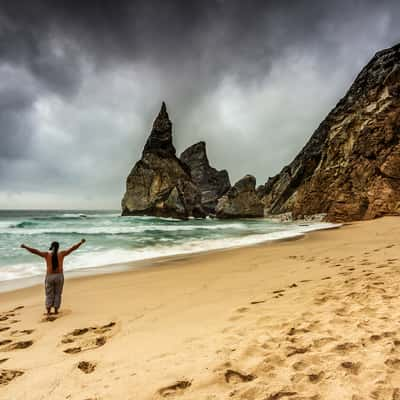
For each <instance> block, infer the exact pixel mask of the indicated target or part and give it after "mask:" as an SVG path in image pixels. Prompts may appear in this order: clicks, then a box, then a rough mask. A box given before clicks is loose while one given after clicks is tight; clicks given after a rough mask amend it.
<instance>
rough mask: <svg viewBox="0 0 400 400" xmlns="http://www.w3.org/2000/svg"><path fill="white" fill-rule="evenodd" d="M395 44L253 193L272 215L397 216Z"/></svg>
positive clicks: (398, 63) (399, 68)
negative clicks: (292, 156)
mask: <svg viewBox="0 0 400 400" xmlns="http://www.w3.org/2000/svg"><path fill="white" fill-rule="evenodd" d="M399 139H400V44H398V45H396V46H394V47H392V48H390V49H386V50H383V51H380V52H378V53H377V54H376V55H375V56H374V57H373V58H372V60H371V61H370V62H369V63H368V64H367V65H366V66H365V67H364V69H363V70H362V71H361V72H360V74H359V75H358V76H357V78H356V80H355V81H354V83H353V85H352V86H351V87H350V89H349V91H348V92H347V94H346V95H345V96H344V97H343V98H342V99H341V100H340V101H339V103H338V104H337V105H336V107H335V108H334V109H333V110H332V111H331V112H330V113H329V114H328V116H327V117H326V119H325V120H324V121H323V122H322V123H321V125H320V126H319V127H318V129H317V130H316V131H315V132H314V134H313V135H312V136H311V138H310V140H309V141H308V143H307V144H306V145H305V147H304V148H303V149H302V150H301V152H300V153H299V154H298V155H297V157H296V158H295V159H294V160H293V162H292V163H291V164H289V165H288V166H286V167H285V168H283V170H282V171H281V172H280V173H279V174H278V175H276V176H274V177H273V178H270V179H269V180H268V182H267V183H266V184H265V185H264V186H263V187H260V188H258V189H257V193H258V195H259V196H261V197H262V199H263V202H264V204H265V206H266V211H267V212H268V213H270V214H280V213H285V212H288V211H291V212H292V213H293V216H294V217H295V218H298V217H303V216H305V215H312V214H319V213H326V214H327V219H328V220H336V221H348V220H360V219H370V218H375V217H379V216H382V215H385V214H396V215H399V214H400V143H399Z"/></svg>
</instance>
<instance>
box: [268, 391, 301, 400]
mask: <svg viewBox="0 0 400 400" xmlns="http://www.w3.org/2000/svg"><path fill="white" fill-rule="evenodd" d="M296 395H297V392H289V391H286V390H280V391H279V392H275V393H272V394H270V395H268V396H267V397H265V400H280V399H282V398H284V397H292V396H296Z"/></svg>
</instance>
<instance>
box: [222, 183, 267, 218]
mask: <svg viewBox="0 0 400 400" xmlns="http://www.w3.org/2000/svg"><path fill="white" fill-rule="evenodd" d="M255 188H256V178H254V176H252V175H246V176H245V177H243V178H242V179H240V180H239V181H238V182H236V183H235V185H234V186H233V187H232V188H230V189H229V190H228V192H227V193H226V194H225V195H224V196H222V197H221V198H220V199H219V200H218V204H217V207H216V214H217V217H218V218H255V217H263V216H264V205H263V203H262V202H261V200H260V198H259V197H258V196H257V194H256V190H255Z"/></svg>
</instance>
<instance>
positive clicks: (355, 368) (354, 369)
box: [340, 361, 361, 375]
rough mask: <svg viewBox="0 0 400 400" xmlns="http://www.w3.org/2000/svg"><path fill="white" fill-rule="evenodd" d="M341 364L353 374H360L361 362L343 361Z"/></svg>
mask: <svg viewBox="0 0 400 400" xmlns="http://www.w3.org/2000/svg"><path fill="white" fill-rule="evenodd" d="M340 366H341V367H342V368H343V369H345V370H346V371H348V372H350V373H351V374H353V375H358V372H359V371H360V368H361V363H360V362H352V361H343V362H342V363H341V364H340Z"/></svg>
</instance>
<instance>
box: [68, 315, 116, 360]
mask: <svg viewBox="0 0 400 400" xmlns="http://www.w3.org/2000/svg"><path fill="white" fill-rule="evenodd" d="M115 327H116V323H115V322H110V323H108V324H106V325H102V326H94V327H89V328H78V329H74V330H73V331H72V332H70V333H67V334H66V335H64V337H63V339H62V340H61V344H71V343H73V344H74V346H72V347H68V348H66V349H65V350H64V353H66V354H76V353H80V352H82V351H86V350H92V349H96V348H98V347H101V346H104V345H105V344H106V342H107V340H108V339H110V338H111V337H112V336H113V335H114V333H115Z"/></svg>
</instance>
